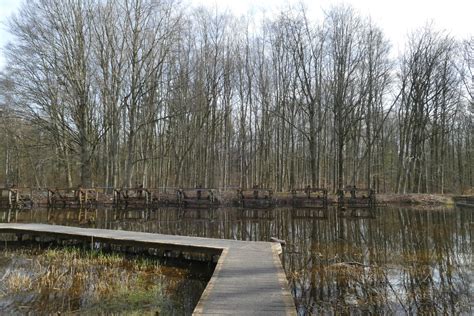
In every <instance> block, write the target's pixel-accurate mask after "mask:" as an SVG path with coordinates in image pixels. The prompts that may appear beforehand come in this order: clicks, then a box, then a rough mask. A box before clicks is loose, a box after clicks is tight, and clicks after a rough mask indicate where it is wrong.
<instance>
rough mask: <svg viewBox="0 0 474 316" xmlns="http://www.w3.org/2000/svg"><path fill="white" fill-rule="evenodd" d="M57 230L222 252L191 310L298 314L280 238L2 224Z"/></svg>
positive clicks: (18, 230) (33, 231) (10, 228)
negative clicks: (255, 239)
mask: <svg viewBox="0 0 474 316" xmlns="http://www.w3.org/2000/svg"><path fill="white" fill-rule="evenodd" d="M7 232H8V233H15V234H28V235H38V236H40V235H41V236H43V235H45V236H56V237H60V238H71V239H86V240H91V241H93V240H95V241H105V242H111V243H126V244H137V245H142V246H147V245H148V246H150V247H154V248H163V249H167V250H181V251H192V252H205V253H210V254H216V255H220V257H219V260H218V262H217V265H216V269H215V271H214V274H213V275H212V277H211V280H210V281H209V283H208V284H207V287H206V289H205V290H204V293H203V294H202V296H201V299H200V300H199V302H198V304H197V306H196V308H195V309H194V313H193V314H194V315H296V308H295V304H294V301H293V298H292V296H291V294H290V291H289V289H288V282H287V280H286V276H285V272H284V270H283V267H282V265H281V261H280V258H279V253H280V252H281V246H280V244H279V243H270V242H246V241H236V240H226V239H211V238H199V237H185V236H173V235H161V234H150V233H141V232H132V231H119V230H106V229H91V228H77V227H69V226H59V225H45V224H0V233H7Z"/></svg>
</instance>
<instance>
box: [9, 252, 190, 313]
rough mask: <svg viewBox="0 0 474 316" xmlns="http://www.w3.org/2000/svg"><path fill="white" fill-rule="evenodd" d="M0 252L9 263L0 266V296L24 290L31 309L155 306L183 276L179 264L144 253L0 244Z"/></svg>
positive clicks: (17, 295) (19, 295)
mask: <svg viewBox="0 0 474 316" xmlns="http://www.w3.org/2000/svg"><path fill="white" fill-rule="evenodd" d="M2 257H3V262H5V260H7V261H8V260H9V264H8V265H7V266H8V268H7V269H5V273H4V274H3V275H1V272H2V271H1V270H0V279H1V280H2V282H0V298H1V297H2V296H3V297H5V296H10V297H14V298H15V299H17V300H19V301H20V303H19V304H20V305H21V304H22V303H21V300H22V297H23V296H24V297H26V296H25V295H26V293H28V302H29V303H31V302H33V303H34V304H33V303H32V304H30V305H31V307H32V309H31V310H35V309H36V310H38V309H39V308H41V310H42V308H43V307H44V308H46V309H47V310H45V312H50V311H53V312H56V311H61V310H65V308H66V307H67V308H66V310H75V309H77V310H81V311H84V310H88V309H91V310H96V309H97V308H99V309H102V308H104V306H105V307H106V309H107V310H108V311H114V310H117V311H123V310H134V309H142V308H143V307H145V309H153V310H155V311H159V309H160V304H162V303H163V302H164V301H165V300H166V295H168V294H169V293H170V292H172V291H173V289H174V288H175V287H176V286H177V284H178V283H179V282H180V280H182V279H183V278H185V277H186V271H185V270H181V269H176V268H169V267H163V266H161V265H160V264H159V262H157V261H156V260H152V259H149V258H143V257H130V256H129V257H127V256H125V255H122V254H119V253H104V252H101V251H88V250H83V249H80V248H74V247H71V248H53V249H46V250H38V249H22V250H13V251H12V250H4V251H3V253H2ZM0 268H1V267H0ZM170 276H171V278H169V277H170ZM32 296H36V298H37V299H36V300H35V299H32ZM38 304H40V305H42V306H38ZM23 305H25V304H23ZM33 305H36V306H33ZM74 305H76V306H74ZM51 306H55V307H53V308H52V309H50V308H51Z"/></svg>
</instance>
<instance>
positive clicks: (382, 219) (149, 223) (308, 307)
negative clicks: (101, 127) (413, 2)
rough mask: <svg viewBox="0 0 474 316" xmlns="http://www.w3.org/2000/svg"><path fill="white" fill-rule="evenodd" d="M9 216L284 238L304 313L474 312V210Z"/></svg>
mask: <svg viewBox="0 0 474 316" xmlns="http://www.w3.org/2000/svg"><path fill="white" fill-rule="evenodd" d="M0 220H2V221H9V220H10V221H19V222H30V221H33V222H44V223H46V222H48V223H54V224H64V225H79V226H83V227H98V228H109V229H124V230H136V231H146V232H156V233H165V234H179V235H189V236H202V237H213V238H228V239H241V240H264V241H269V240H270V238H271V237H277V238H279V239H284V240H286V242H287V246H286V247H285V250H284V256H283V258H282V260H283V264H284V266H285V269H286V271H287V276H288V278H289V281H290V285H291V287H292V292H293V296H294V297H295V299H296V302H297V305H298V310H299V313H300V314H307V313H311V312H314V313H318V312H323V313H328V312H329V313H347V312H349V313H351V312H356V313H359V312H360V313H365V312H372V313H375V314H380V313H387V312H388V313H392V312H395V313H398V312H407V311H408V312H420V313H450V314H451V313H456V314H457V313H467V314H469V313H472V312H474V310H473V309H474V307H473V306H470V304H471V305H472V295H473V293H474V289H473V284H474V275H473V273H474V267H473V265H472V253H473V252H472V245H471V230H472V228H471V225H470V223H471V222H474V212H472V210H469V209H446V210H431V211H428V210H414V209H406V208H395V207H387V208H381V209H377V210H375V211H373V212H369V211H367V210H356V211H351V210H348V211H345V212H339V211H337V210H336V209H329V210H328V211H316V210H304V209H299V210H294V209H274V210H262V209H261V210H242V209H234V208H226V209H214V210H175V209H170V208H168V209H159V210H154V211H143V210H128V211H117V210H104V209H102V210H92V211H88V212H84V211H82V212H80V211H78V210H74V211H73V210H55V211H47V210H36V211H34V212H32V211H23V212H20V213H17V214H14V213H8V212H0Z"/></svg>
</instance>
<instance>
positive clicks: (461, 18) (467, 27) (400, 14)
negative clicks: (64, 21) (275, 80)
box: [0, 0, 474, 68]
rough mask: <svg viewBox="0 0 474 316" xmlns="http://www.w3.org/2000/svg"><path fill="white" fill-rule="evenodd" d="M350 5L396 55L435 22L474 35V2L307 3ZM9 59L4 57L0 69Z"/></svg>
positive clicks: (315, 8) (283, 4)
mask: <svg viewBox="0 0 474 316" xmlns="http://www.w3.org/2000/svg"><path fill="white" fill-rule="evenodd" d="M184 1H190V2H191V3H192V4H195V5H199V4H202V5H205V6H210V7H216V6H217V7H218V8H219V9H223V10H229V11H232V12H234V13H235V14H236V15H243V14H247V13H253V14H255V15H257V16H258V15H261V12H262V11H265V14H266V15H271V14H274V13H275V12H278V10H279V9H280V8H287V7H288V6H289V5H296V4H297V3H298V2H299V1H288V0H184ZM21 2H22V1H21V0H0V23H1V25H0V28H1V29H0V47H2V48H3V47H4V46H5V44H6V43H7V42H8V41H10V40H11V37H10V36H9V34H8V32H6V30H5V25H4V22H5V20H6V19H7V17H8V16H10V15H11V13H12V12H14V11H15V10H16V9H17V8H18V7H19V5H20V3H21ZM341 2H343V3H349V4H351V5H352V6H353V7H354V8H355V9H356V10H357V11H359V13H361V14H362V15H370V17H371V18H372V20H373V21H374V22H376V23H377V24H378V25H379V26H380V27H381V28H382V29H383V30H384V31H385V34H386V35H387V37H388V38H389V39H390V41H391V42H392V45H393V49H394V50H395V53H397V51H398V50H400V49H402V48H403V43H404V40H405V38H406V34H407V33H408V32H410V31H411V30H413V29H416V28H418V27H421V26H423V25H425V24H426V23H427V22H432V23H433V24H434V26H435V27H436V28H437V29H441V30H446V31H448V32H449V33H450V34H451V35H453V36H455V37H456V38H458V39H462V38H467V37H468V36H472V35H473V33H474V32H473V30H474V22H473V21H474V19H473V16H474V0H345V1H339V0H337V1H334V0H305V1H304V3H305V4H306V6H307V8H308V16H309V17H310V18H311V19H312V20H317V19H320V18H321V17H322V12H323V10H324V9H327V8H328V7H330V6H331V5H333V4H338V3H341ZM4 64H5V60H4V58H3V53H1V54H0V68H3V66H4Z"/></svg>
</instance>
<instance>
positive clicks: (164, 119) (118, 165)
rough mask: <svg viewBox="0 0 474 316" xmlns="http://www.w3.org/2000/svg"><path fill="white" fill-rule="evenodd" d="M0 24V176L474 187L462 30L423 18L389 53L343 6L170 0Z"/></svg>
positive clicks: (40, 180) (47, 182) (61, 0)
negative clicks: (223, 5)
mask: <svg viewBox="0 0 474 316" xmlns="http://www.w3.org/2000/svg"><path fill="white" fill-rule="evenodd" d="M8 27H9V30H10V32H11V33H12V34H13V36H14V40H13V41H12V42H11V43H10V44H9V45H8V46H7V48H6V49H5V50H4V52H3V53H4V54H5V56H6V60H7V65H6V67H5V68H4V69H3V71H2V72H1V74H0V130H1V135H2V137H0V168H1V169H0V183H1V184H2V185H5V186H8V185H12V184H15V185H17V186H31V187H46V186H59V187H74V186H77V185H82V186H96V187H122V186H125V187H126V186H134V185H136V184H138V183H139V184H142V185H144V186H145V187H154V188H158V187H176V186H184V187H186V186H187V187H194V186H197V185H199V186H203V187H213V188H222V189H225V188H235V187H251V186H253V185H256V184H258V185H261V186H263V187H272V188H273V189H275V190H277V191H283V190H288V189H291V188H296V187H303V186H306V185H312V186H313V187H327V188H329V189H330V190H332V191H335V190H336V189H337V188H340V187H343V186H346V185H357V186H358V187H372V188H375V189H376V190H377V191H378V192H397V193H406V192H428V193H449V192H462V191H465V190H468V189H469V188H472V187H473V181H474V154H473V148H474V145H473V142H474V127H473V117H474V101H473V100H474V99H473V98H474V79H473V78H474V38H473V37H471V38H467V39H465V40H462V41H461V40H458V39H455V38H453V37H452V36H450V35H449V33H448V32H445V31H441V30H437V29H436V27H434V26H431V25H427V26H425V27H423V28H420V29H416V30H413V32H412V33H411V34H407V37H406V43H405V45H404V49H403V51H401V52H395V51H394V49H393V48H392V46H391V44H390V42H389V40H388V39H387V38H386V36H385V35H384V33H383V31H382V30H381V28H380V27H378V26H377V25H375V24H374V23H373V22H372V21H371V19H370V17H365V16H361V15H360V14H359V13H358V12H357V11H356V10H355V9H353V8H351V7H349V6H345V5H339V6H335V7H332V8H329V9H328V10H327V11H326V12H325V14H324V18H323V19H321V20H315V19H312V18H311V17H309V16H307V15H306V12H305V9H304V7H303V6H296V7H294V8H289V9H285V10H282V11H281V12H280V13H279V14H278V15H275V16H271V17H261V16H257V15H255V16H251V15H249V16H243V17H237V16H234V15H232V14H230V13H229V12H221V11H219V10H217V9H208V8H203V7H191V6H189V5H188V4H187V3H181V2H177V1H173V0H84V1H79V0H31V1H27V2H26V1H25V3H24V4H23V6H22V7H21V9H20V10H19V11H18V12H17V13H16V14H15V15H14V16H12V17H11V18H10V20H9V24H8Z"/></svg>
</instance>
